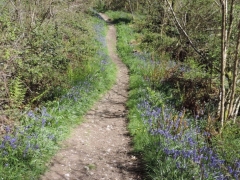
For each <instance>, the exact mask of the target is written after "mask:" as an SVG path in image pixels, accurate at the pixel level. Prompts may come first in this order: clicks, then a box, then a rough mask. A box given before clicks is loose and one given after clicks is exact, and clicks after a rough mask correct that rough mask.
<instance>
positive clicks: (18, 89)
mask: <svg viewBox="0 0 240 180" xmlns="http://www.w3.org/2000/svg"><path fill="white" fill-rule="evenodd" d="M25 94H26V88H25V87H24V84H23V82H22V81H21V79H20V78H19V77H16V78H15V79H14V80H12V82H11V85H10V100H11V106H12V107H19V106H20V105H21V104H22V103H23V102H24V98H25Z"/></svg>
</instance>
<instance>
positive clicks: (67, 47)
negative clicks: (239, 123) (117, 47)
mask: <svg viewBox="0 0 240 180" xmlns="http://www.w3.org/2000/svg"><path fill="white" fill-rule="evenodd" d="M91 4H92V2H91V1H82V0H73V1H65V0H31V1H29V0H2V1H1V2H0V37H1V38H0V39H1V40H0V46H1V48H0V179H24V180H26V179H38V178H39V176H40V175H41V174H42V173H44V171H45V170H46V167H47V163H48V161H49V159H50V158H51V157H52V156H53V155H54V153H55V152H56V150H57V149H58V148H59V142H60V141H62V140H63V139H64V138H66V136H67V135H68V134H69V132H70V130H71V128H72V127H73V126H75V125H77V124H79V123H80V122H81V121H82V116H83V115H84V114H85V113H86V111H87V110H88V109H89V108H90V107H91V106H92V104H93V103H94V102H95V101H96V100H97V99H99V96H100V94H102V93H103V92H105V91H106V90H108V89H109V88H110V87H111V85H112V83H113V82H114V78H115V67H114V65H113V63H112V62H111V61H110V60H109V58H108V54H107V48H106V42H105V32H106V25H105V23H104V22H103V21H102V20H100V19H99V17H98V16H97V14H96V12H95V11H93V10H92V9H91V7H92V6H91Z"/></svg>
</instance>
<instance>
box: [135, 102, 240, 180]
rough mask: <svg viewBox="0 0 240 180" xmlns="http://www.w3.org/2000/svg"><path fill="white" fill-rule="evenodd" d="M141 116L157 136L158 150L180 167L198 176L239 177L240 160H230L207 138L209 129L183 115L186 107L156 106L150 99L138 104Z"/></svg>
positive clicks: (211, 177) (203, 177) (151, 131)
mask: <svg viewBox="0 0 240 180" xmlns="http://www.w3.org/2000/svg"><path fill="white" fill-rule="evenodd" d="M138 109H139V111H140V112H141V119H142V120H143V122H144V123H145V125H146V127H147V128H148V131H149V133H150V134H151V135H152V136H157V137H158V138H157V139H158V142H157V143H156V144H159V146H158V147H157V149H156V151H160V152H162V153H163V154H164V156H165V157H168V158H171V159H172V160H173V162H175V167H176V168H177V169H178V170H179V171H185V172H190V173H191V174H192V176H194V177H195V178H196V179H219V180H220V179H221V180H228V179H229V180H230V179H236V180H238V179H240V160H239V159H236V161H235V162H234V163H233V164H228V163H227V162H226V161H225V160H224V159H221V158H220V157H219V156H218V154H217V153H215V152H216V151H215V150H214V148H211V147H210V146H209V145H208V143H207V142H206V141H205V138H204V136H209V133H208V132H201V131H200V128H199V127H198V126H193V125H191V123H190V122H191V121H190V120H189V119H186V118H185V117H184V111H182V112H175V111H174V110H173V108H171V107H169V108H164V109H163V108H160V107H156V106H154V105H153V104H152V103H151V102H150V101H149V100H148V99H145V100H142V101H141V102H140V103H139V104H138Z"/></svg>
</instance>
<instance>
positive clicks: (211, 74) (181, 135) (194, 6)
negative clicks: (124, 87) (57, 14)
mask: <svg viewBox="0 0 240 180" xmlns="http://www.w3.org/2000/svg"><path fill="white" fill-rule="evenodd" d="M97 7H98V9H99V10H100V11H106V10H112V11H110V12H108V11H107V13H108V14H109V16H110V17H111V20H112V22H113V23H115V24H116V25H117V26H118V33H119V35H118V40H119V45H118V50H119V53H120V55H121V57H122V59H123V60H124V61H125V62H126V63H127V64H128V66H129V68H130V70H131V72H132V73H133V75H132V76H133V77H132V82H131V83H132V85H130V86H131V87H132V89H131V91H130V100H129V108H130V109H131V110H130V114H129V118H130V120H131V121H130V125H129V129H130V131H131V132H132V135H133V136H134V139H135V146H136V150H137V151H138V152H140V153H141V154H142V155H143V157H144V160H145V162H146V163H147V165H146V166H147V167H146V168H147V169H148V170H147V171H148V172H150V173H149V174H150V175H149V176H150V177H151V179H191V178H192V179H239V178H240V175H239V170H240V166H239V154H240V151H239V142H240V136H239V135H240V134H239V128H240V127H239V126H240V123H239V107H240V84H239V83H240V80H239V73H240V72H239V68H240V64H239V59H240V56H239V51H240V49H239V48H240V44H239V43H240V28H239V27H240V21H239V16H240V2H239V1H237V0H204V1H203V0H196V1H191V0H149V1H141V0H136V1H132V0H125V1H119V0H110V1H104V0H100V1H98V6H97ZM116 11H117V12H116ZM130 32H131V33H130ZM128 34H130V35H128ZM127 46H129V47H127ZM128 54H131V55H128ZM130 59H131V60H130ZM134 66H138V67H134ZM136 84H141V86H140V85H139V86H138V85H136ZM136 94H137V95H136ZM136 97H137V98H138V99H139V100H134V98H136ZM140 97H141V98H140ZM139 109H140V110H141V111H139ZM141 123H142V125H141ZM144 132H149V133H146V134H145V133H144ZM144 134H145V135H144ZM180 141H181V142H180ZM156 144H157V145H156ZM156 151H157V152H156Z"/></svg>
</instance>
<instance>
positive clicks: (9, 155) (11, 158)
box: [0, 16, 116, 180]
mask: <svg viewBox="0 0 240 180" xmlns="http://www.w3.org/2000/svg"><path fill="white" fill-rule="evenodd" d="M85 18H87V19H86V21H88V25H89V27H85V28H87V29H88V28H89V29H88V30H89V31H91V29H92V27H95V26H96V25H97V27H100V28H99V29H95V30H98V31H96V33H95V36H96V37H94V38H90V39H86V41H87V40H88V41H89V42H88V43H89V44H91V45H92V46H94V50H95V53H94V51H91V53H90V54H88V52H89V51H85V54H84V55H85V56H86V57H88V56H90V55H93V54H94V55H93V56H92V57H91V59H90V60H91V62H87V61H85V62H81V61H80V62H81V66H77V67H74V65H77V64H75V63H73V64H70V65H72V67H69V68H68V71H67V73H68V77H66V78H69V80H71V82H69V83H68V85H69V88H65V89H61V88H59V89H57V90H56V91H55V92H56V93H57V91H60V92H61V93H60V94H59V99H55V100H54V101H47V102H46V103H44V104H43V103H42V104H41V106H39V107H38V108H35V109H32V110H31V109H28V110H27V111H23V112H22V115H21V119H20V122H18V123H16V124H18V125H17V126H16V127H14V128H10V127H8V126H6V128H5V129H6V130H5V131H6V134H5V135H3V136H2V137H1V138H0V179H20V180H22V179H24V180H25V179H29V180H30V179H38V178H39V176H40V175H41V174H42V173H44V171H45V170H46V166H47V164H48V162H49V160H50V158H51V157H52V156H53V155H54V153H55V152H56V151H57V150H58V149H59V146H60V145H59V143H60V142H61V141H62V140H63V139H65V138H66V137H67V136H68V135H69V134H70V130H71V129H72V128H73V127H74V126H76V125H78V124H79V123H81V122H82V117H83V115H84V114H85V113H86V112H87V110H89V108H90V107H91V106H92V105H93V103H94V102H95V101H96V100H98V99H99V98H100V95H101V94H102V93H104V92H105V91H107V90H108V89H109V88H110V87H111V86H112V85H113V83H114V82H115V79H116V67H115V65H114V64H113V62H112V61H111V60H110V59H109V57H108V54H107V49H106V44H105V43H106V41H103V42H99V41H98V39H101V40H104V39H105V29H106V27H104V26H105V23H104V22H103V21H101V20H99V19H97V18H94V17H90V16H85ZM66 20H67V19H66ZM68 31H69V33H72V34H73V33H76V30H74V31H73V29H68ZM96 39H97V40H96ZM98 51H99V52H101V54H100V55H99V54H98ZM73 52H75V51H73ZM90 60H89V61H90ZM73 62H74V61H73ZM76 62H79V61H78V60H76ZM78 68H79V69H78ZM12 84H13V90H15V91H16V92H14V91H12V92H13V94H14V93H15V94H16V95H15V96H13V97H14V98H18V99H20V98H22V96H21V92H22V91H23V89H24V87H22V86H23V84H22V81H21V80H20V78H17V79H16V80H15V81H14V82H13V83H12ZM43 93H44V92H43ZM54 95H56V94H54ZM89 167H91V168H94V167H93V166H92V165H89Z"/></svg>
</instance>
